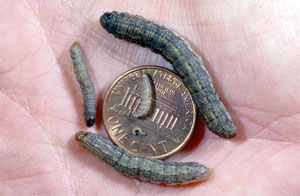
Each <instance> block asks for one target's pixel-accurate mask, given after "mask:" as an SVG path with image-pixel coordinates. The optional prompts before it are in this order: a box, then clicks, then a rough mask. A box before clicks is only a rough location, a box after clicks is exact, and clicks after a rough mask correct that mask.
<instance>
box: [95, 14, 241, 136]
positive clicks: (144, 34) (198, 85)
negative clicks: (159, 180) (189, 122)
mask: <svg viewBox="0 0 300 196" xmlns="http://www.w3.org/2000/svg"><path fill="white" fill-rule="evenodd" d="M100 24H101V25H102V27H103V28H104V29H106V30H107V31H108V32H109V33H112V34H113V35H114V36H115V37H117V38H120V39H124V40H127V41H129V42H132V43H136V44H138V45H140V46H142V47H147V48H150V49H151V50H152V51H153V52H155V53H158V54H160V55H161V56H162V57H163V58H164V59H165V60H167V61H168V62H170V63H171V64H172V65H173V68H174V70H175V72H176V73H177V74H178V75H179V76H180V77H181V78H182V80H183V82H184V83H185V85H186V86H187V88H188V89H189V91H190V92H191V94H192V96H193V100H194V102H195V103H196V106H197V110H198V112H199V114H200V115H201V117H202V118H203V120H204V122H205V124H206V126H207V128H208V129H209V130H210V131H212V132H213V133H215V134H217V135H218V136H220V137H223V138H233V137H235V135H236V127H235V125H234V124H233V121H232V119H231V117H230V116H229V114H228V112H227V111H226V108H225V106H224V104H223V103H222V102H221V101H220V100H219V96H218V95H217V93H216V91H215V89H214V88H213V85H212V80H211V77H210V75H209V73H208V72H207V70H206V69H205V67H204V66H203V61H202V59H201V57H200V56H198V55H197V54H196V53H195V52H194V51H193V50H192V49H191V47H190V45H189V43H188V42H186V41H185V40H184V39H183V38H182V37H180V36H178V35H177V34H175V33H174V32H172V31H170V30H169V29H167V28H166V27H163V26H161V25H159V24H156V23H154V22H152V21H150V20H146V19H144V18H143V17H140V16H132V15H130V14H127V13H117V12H110V13H109V12H106V13H104V14H103V15H102V16H101V17H100Z"/></svg>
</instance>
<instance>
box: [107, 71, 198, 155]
mask: <svg viewBox="0 0 300 196" xmlns="http://www.w3.org/2000/svg"><path fill="white" fill-rule="evenodd" d="M143 69H158V70H163V71H166V72H169V73H171V74H172V75H174V77H176V78H177V79H178V80H180V81H181V83H182V86H183V87H184V88H185V89H186V91H187V92H188V94H189V95H190V98H191V101H192V102H191V103H192V106H193V112H194V115H193V124H192V126H191V131H190V132H189V134H188V135H187V137H186V138H185V140H184V141H183V142H182V143H181V144H180V145H179V146H177V147H176V148H174V149H173V150H172V151H170V152H168V153H166V154H163V155H159V156H154V157H149V156H147V157H149V158H153V159H165V158H167V157H169V156H171V155H173V154H175V153H176V152H178V151H180V150H181V149H182V148H183V147H184V146H185V145H186V144H187V143H188V141H189V140H190V138H191V136H192V134H193V132H194V130H195V126H196V121H197V116H198V114H197V111H196V105H195V103H194V100H193V97H192V95H191V93H190V91H189V90H188V89H187V87H186V86H185V85H184V83H183V81H182V79H181V78H180V77H179V76H178V75H177V74H176V73H175V72H174V71H172V70H169V69H167V68H165V67H161V66H157V65H142V66H139V67H135V68H133V69H130V70H128V71H127V72H125V73H123V74H121V75H120V76H118V77H117V79H115V81H114V82H113V83H112V84H111V85H110V87H109V89H108V90H107V92H106V95H105V98H104V102H103V105H102V119H103V124H104V128H105V131H106V133H107V135H108V136H109V138H110V140H111V141H112V142H113V143H114V144H115V145H117V146H118V147H120V148H121V149H123V150H124V151H126V152H129V153H131V154H135V155H139V156H141V155H140V154H139V153H133V152H131V151H129V150H128V149H126V148H124V147H123V146H122V145H118V144H117V143H116V142H115V141H114V139H113V137H112V136H111V134H110V132H109V128H108V125H107V124H108V123H107V119H108V118H107V115H105V107H104V106H105V105H106V104H107V97H108V95H109V94H110V93H111V91H112V89H113V87H114V86H115V85H116V83H118V82H119V81H120V80H121V79H122V78H123V77H126V76H127V75H129V74H130V73H132V72H135V71H139V70H143ZM105 119H106V120H105Z"/></svg>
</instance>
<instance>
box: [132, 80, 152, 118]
mask: <svg viewBox="0 0 300 196" xmlns="http://www.w3.org/2000/svg"><path fill="white" fill-rule="evenodd" d="M139 83H140V85H141V86H142V99H141V102H140V103H139V107H138V109H137V110H136V111H135V112H134V113H133V116H135V117H137V118H144V117H146V116H148V115H149V114H150V113H151V111H152V109H153V105H154V101H153V100H154V99H155V97H154V85H153V81H152V79H151V78H150V76H149V75H148V74H142V75H141V78H140V79H139Z"/></svg>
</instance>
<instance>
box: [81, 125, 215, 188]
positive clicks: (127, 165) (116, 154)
mask: <svg viewBox="0 0 300 196" xmlns="http://www.w3.org/2000/svg"><path fill="white" fill-rule="evenodd" d="M75 139H76V141H78V142H79V144H80V145H81V146H82V147H83V148H85V149H86V150H87V151H88V152H90V153H92V154H93V155H95V156H96V157H97V158H98V159H100V160H103V161H104V162H105V163H107V164H108V165H110V166H112V167H113V168H114V169H115V170H116V171H117V172H120V173H122V174H125V175H127V176H130V177H132V178H140V179H141V180H144V181H151V182H152V183H155V184H160V183H165V184H167V185H176V184H188V183H191V182H197V181H200V180H205V179H207V178H208V177H209V170H208V168H207V167H205V166H204V165H201V164H199V163H196V162H163V161H161V160H156V159H150V158H146V157H141V156H137V155H132V154H130V153H128V152H125V151H123V150H122V149H120V148H119V147H117V146H115V145H114V144H113V143H112V142H111V141H109V140H107V139H104V138H102V137H101V136H99V135H98V134H95V133H91V132H83V131H80V132H78V133H77V134H76V135H75Z"/></svg>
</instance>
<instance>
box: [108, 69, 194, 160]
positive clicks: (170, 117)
mask: <svg viewBox="0 0 300 196" xmlns="http://www.w3.org/2000/svg"><path fill="white" fill-rule="evenodd" d="M143 74H147V75H148V76H150V77H151V79H152V81H153V85H154V95H155V97H154V99H153V100H152V101H153V102H154V104H153V108H152V110H153V111H152V112H151V113H150V114H149V115H147V116H146V117H145V118H138V117H136V116H134V115H133V114H134V113H135V111H136V110H137V109H138V108H139V104H140V103H141V98H142V97H143V95H142V92H143V86H142V85H141V84H140V82H139V81H140V78H141V76H142V75H143ZM103 122H104V126H105V128H106V131H107V133H108V135H109V137H110V139H111V140H112V141H113V142H114V143H115V144H116V145H117V146H119V147H120V148H121V149H123V150H125V151H127V152H129V153H132V154H135V155H140V156H144V157H149V158H156V159H163V158H166V157H168V156H170V155H172V154H174V153H176V152H177V151H179V150H180V149H181V148H182V147H183V146H184V145H185V144H186V143H187V141H188V140H189V138H190V137H191V135H192V132H193V130H194V126H195V122H196V107H195V104H194V102H193V98H192V96H191V94H190V93H189V90H188V89H187V88H186V87H185V86H184V85H183V83H182V81H181V79H180V78H179V77H178V76H177V75H176V74H174V73H173V72H172V71H170V70H168V69H165V68H162V67H157V66H141V67H138V68H135V69H132V70H130V71H128V72H126V73H124V74H123V75H121V76H120V77H118V78H117V79H116V80H115V82H114V83H113V84H112V86H111V87H110V88H109V90H108V92H107V94H106V97H105V100H104V103H103Z"/></svg>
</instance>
